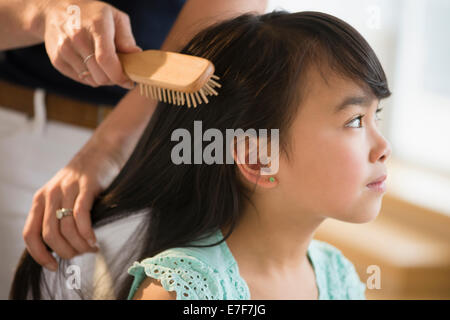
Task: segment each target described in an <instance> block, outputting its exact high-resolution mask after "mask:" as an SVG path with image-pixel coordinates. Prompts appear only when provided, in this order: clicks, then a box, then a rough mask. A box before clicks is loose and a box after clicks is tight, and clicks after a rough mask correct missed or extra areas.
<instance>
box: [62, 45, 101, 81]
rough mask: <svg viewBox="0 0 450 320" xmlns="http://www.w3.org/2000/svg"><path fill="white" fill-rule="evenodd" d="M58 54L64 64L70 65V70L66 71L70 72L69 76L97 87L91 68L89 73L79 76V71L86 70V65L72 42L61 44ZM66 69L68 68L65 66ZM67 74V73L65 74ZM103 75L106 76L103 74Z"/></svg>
mask: <svg viewBox="0 0 450 320" xmlns="http://www.w3.org/2000/svg"><path fill="white" fill-rule="evenodd" d="M59 55H60V58H62V60H63V61H64V65H65V66H70V67H71V69H72V72H71V71H68V72H69V73H70V75H69V76H70V78H72V79H73V80H75V81H79V82H83V83H85V84H89V85H90V86H92V87H98V86H99V85H98V83H97V82H96V81H95V80H94V74H93V70H92V68H91V70H90V71H89V72H90V74H89V75H87V76H85V77H80V74H81V72H83V71H87V70H88V68H87V66H86V65H85V64H84V63H83V61H82V59H81V57H80V55H79V54H78V53H77V51H76V50H75V49H74V48H73V46H72V44H71V43H69V42H68V41H67V42H66V44H65V45H64V46H62V47H61V48H60V49H59ZM66 68H67V67H66ZM67 69H68V68H67ZM66 75H67V74H66ZM104 77H106V76H105V75H104Z"/></svg>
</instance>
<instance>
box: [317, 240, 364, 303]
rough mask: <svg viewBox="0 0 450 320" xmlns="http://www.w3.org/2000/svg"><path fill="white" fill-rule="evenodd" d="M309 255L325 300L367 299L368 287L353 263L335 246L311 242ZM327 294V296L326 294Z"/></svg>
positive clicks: (321, 242) (318, 241)
mask: <svg viewBox="0 0 450 320" xmlns="http://www.w3.org/2000/svg"><path fill="white" fill-rule="evenodd" d="M309 254H310V256H311V259H312V261H313V266H314V269H315V272H316V276H317V278H318V279H317V281H318V282H319V284H320V286H321V287H322V288H323V289H322V290H323V291H324V295H323V296H322V298H324V299H365V295H364V292H365V289H366V286H365V284H364V283H362V282H361V280H360V278H359V275H358V273H357V272H356V269H355V266H354V265H353V263H352V262H351V261H350V260H349V259H348V258H347V257H346V256H344V255H343V253H342V252H341V250H339V249H338V248H336V247H335V246H333V245H331V244H329V243H327V242H324V241H321V240H317V239H313V240H312V241H311V244H310V247H309ZM325 293H326V294H325Z"/></svg>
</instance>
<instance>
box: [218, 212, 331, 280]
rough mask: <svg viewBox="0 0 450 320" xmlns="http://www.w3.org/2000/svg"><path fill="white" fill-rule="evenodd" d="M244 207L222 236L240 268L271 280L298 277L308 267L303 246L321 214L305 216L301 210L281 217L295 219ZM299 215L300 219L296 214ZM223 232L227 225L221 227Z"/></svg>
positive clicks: (312, 233)
mask: <svg viewBox="0 0 450 320" xmlns="http://www.w3.org/2000/svg"><path fill="white" fill-rule="evenodd" d="M252 209H253V208H252V207H247V208H246V210H245V211H244V213H243V214H242V216H241V219H240V221H239V222H238V224H237V225H236V227H235V229H234V230H233V232H232V233H231V235H230V237H229V238H228V239H227V240H226V242H227V245H228V247H229V249H230V251H231V253H232V254H233V256H234V258H235V260H236V261H237V263H238V266H239V269H240V271H241V270H242V272H248V273H251V274H253V275H254V276H255V277H259V276H261V277H265V278H266V279H272V280H273V281H274V282H276V281H278V280H280V281H284V280H286V279H290V278H292V277H295V276H296V277H298V276H299V274H304V273H305V271H306V270H308V269H310V267H311V266H310V262H309V260H308V257H307V250H308V247H309V244H310V242H311V240H312V238H313V235H314V232H315V230H316V229H317V227H318V226H319V225H320V223H321V222H322V221H323V220H324V219H323V218H320V219H319V218H317V217H316V218H309V219H308V217H309V215H307V214H303V213H301V212H297V213H295V215H293V214H292V213H289V212H286V211H285V212H284V213H283V216H284V217H297V219H296V220H295V221H292V220H291V221H289V219H281V218H280V216H281V215H280V214H279V213H278V212H276V211H270V209H269V208H268V207H266V210H261V209H258V214H256V212H255V211H254V210H252ZM299 217H303V218H304V219H303V221H302V220H301V219H300V218H299ZM221 230H222V234H223V235H224V236H225V235H226V234H227V233H228V231H229V226H225V227H223V228H221Z"/></svg>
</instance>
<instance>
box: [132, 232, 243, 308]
mask: <svg viewBox="0 0 450 320" xmlns="http://www.w3.org/2000/svg"><path fill="white" fill-rule="evenodd" d="M219 239H220V238H219V235H218V234H217V233H214V234H212V235H211V236H209V237H207V238H206V239H203V240H199V241H195V242H192V243H191V244H203V245H205V244H208V245H209V244H214V243H216V242H217V241H218V240H219ZM128 273H129V274H131V275H133V276H134V277H135V278H134V282H133V285H132V288H131V290H130V293H129V296H128V298H129V299H130V298H132V297H133V296H134V293H135V292H136V291H137V289H138V287H139V285H140V284H141V283H142V281H143V280H144V279H145V278H146V277H151V278H154V279H157V280H160V283H161V285H162V287H163V288H164V289H165V290H167V291H176V293H177V300H225V299H242V298H244V293H245V288H244V284H243V283H241V280H240V279H239V277H237V275H238V272H237V270H236V266H235V264H234V263H233V261H232V260H231V259H230V257H229V256H228V255H227V254H226V251H225V250H224V248H223V243H221V244H218V245H215V246H210V247H191V246H190V247H177V248H170V249H167V250H164V251H162V252H160V253H158V254H156V255H154V256H153V257H150V258H145V259H143V260H142V261H140V262H139V261H135V262H134V264H133V265H132V266H131V267H130V268H129V269H128Z"/></svg>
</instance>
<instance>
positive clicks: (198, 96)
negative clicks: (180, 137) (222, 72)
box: [139, 75, 222, 108]
mask: <svg viewBox="0 0 450 320" xmlns="http://www.w3.org/2000/svg"><path fill="white" fill-rule="evenodd" d="M213 79H215V80H219V79H220V78H219V77H218V76H216V75H212V76H211V78H210V79H209V80H208V82H207V83H206V84H205V85H204V86H203V88H201V89H200V90H199V91H196V92H190V93H187V92H181V91H175V90H170V89H165V88H160V87H156V86H150V85H146V84H143V83H139V92H140V94H141V95H142V96H146V97H147V98H152V99H155V100H158V101H161V102H164V103H170V104H174V105H177V106H182V105H184V104H185V102H187V106H188V108H190V107H191V105H192V106H193V107H194V108H196V107H197V104H202V103H203V102H205V104H206V103H208V102H209V100H208V98H207V97H206V96H209V95H210V96H212V95H215V96H217V95H218V93H217V91H216V90H214V88H215V87H218V88H220V87H222V86H221V85H220V84H219V83H218V82H216V81H214V80H213Z"/></svg>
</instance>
